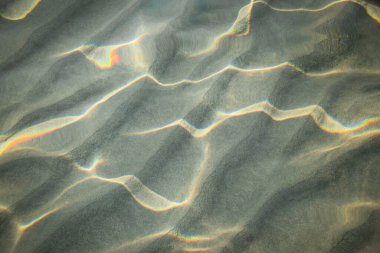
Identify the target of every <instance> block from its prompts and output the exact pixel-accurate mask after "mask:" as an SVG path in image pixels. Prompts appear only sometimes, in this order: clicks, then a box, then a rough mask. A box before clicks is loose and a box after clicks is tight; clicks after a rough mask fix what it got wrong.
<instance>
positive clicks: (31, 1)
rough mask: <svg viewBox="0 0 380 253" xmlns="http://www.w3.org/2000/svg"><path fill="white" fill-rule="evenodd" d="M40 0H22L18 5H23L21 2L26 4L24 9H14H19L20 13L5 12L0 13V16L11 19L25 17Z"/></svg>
mask: <svg viewBox="0 0 380 253" xmlns="http://www.w3.org/2000/svg"><path fill="white" fill-rule="evenodd" d="M40 2H41V0H23V1H22V3H21V4H20V5H23V4H24V5H26V8H25V10H21V11H20V10H16V11H20V13H18V15H12V14H11V15H8V14H6V13H5V14H4V13H2V14H1V16H2V17H3V18H5V19H8V20H11V21H18V20H22V19H24V18H26V17H27V16H28V15H29V14H30V13H31V12H32V11H33V10H34V9H35V8H36V7H37V5H38V4H39V3H40ZM13 5H15V3H13ZM11 9H12V8H11ZM13 9H14V8H13Z"/></svg>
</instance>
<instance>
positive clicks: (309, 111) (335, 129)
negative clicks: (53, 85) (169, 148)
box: [127, 101, 380, 138]
mask: <svg viewBox="0 0 380 253" xmlns="http://www.w3.org/2000/svg"><path fill="white" fill-rule="evenodd" d="M259 112H260V113H265V114H267V115H268V116H269V117H271V118H272V119H273V120H275V121H285V120H289V119H294V118H300V117H306V116H310V117H311V118H312V119H313V121H314V122H315V123H316V125H317V126H318V127H319V128H320V129H322V130H323V131H325V132H328V133H332V134H346V133H352V132H356V131H358V130H361V129H363V128H365V127H367V126H369V125H371V124H374V123H377V122H380V116H378V117H373V118H369V119H365V120H362V121H360V122H359V123H357V124H355V125H353V126H345V125H343V124H342V123H340V122H339V121H337V120H336V119H334V118H333V117H332V116H330V115H329V114H328V113H327V112H326V111H325V110H324V109H323V108H322V107H320V106H319V105H310V106H306V107H302V108H296V109H290V110H280V109H278V108H276V107H275V106H273V105H272V104H271V103H270V102H268V101H263V102H259V103H256V104H253V105H250V106H247V107H245V108H242V109H239V110H237V111H234V112H230V113H225V112H217V113H218V117H217V120H216V121H215V122H214V123H212V124H211V125H210V126H208V127H206V128H196V127H195V126H193V125H191V124H190V123H189V122H188V121H186V120H185V119H179V120H176V121H174V122H172V123H169V124H167V125H165V126H162V127H158V128H154V129H150V130H146V131H141V132H132V133H128V134H127V135H144V134H151V133H155V132H158V131H161V130H164V129H168V128H171V127H174V126H179V127H182V128H183V129H185V130H186V131H187V132H189V133H190V134H191V135H192V136H193V137H194V138H203V137H206V136H207V135H208V134H209V133H211V132H212V131H213V130H214V129H216V128H217V127H218V126H220V125H221V124H223V123H224V122H225V121H227V120H229V119H231V118H235V117H239V116H243V115H247V114H252V113H259Z"/></svg>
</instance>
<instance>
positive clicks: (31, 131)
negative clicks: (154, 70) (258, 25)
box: [0, 62, 380, 156]
mask: <svg viewBox="0 0 380 253" xmlns="http://www.w3.org/2000/svg"><path fill="white" fill-rule="evenodd" d="M285 67H290V68H291V69H293V70H295V71H298V72H300V73H302V74H304V75H306V76H311V77H324V76H329V75H335V74H341V73H355V72H354V71H349V70H331V71H328V72H322V73H307V72H305V71H303V70H302V69H301V68H299V67H297V66H295V65H293V64H291V63H289V62H284V63H281V64H278V65H274V66H268V67H262V68H251V69H244V68H240V67H236V66H233V65H227V66H226V67H224V68H222V69H221V70H219V71H217V72H215V73H212V74H210V75H208V76H206V77H204V78H200V79H196V80H190V79H184V80H180V81H177V82H173V83H162V82H161V81H159V80H158V79H157V78H155V77H154V76H152V75H150V74H143V75H141V76H138V77H137V78H135V79H133V80H132V81H130V82H128V83H126V84H125V85H123V86H121V87H119V88H116V89H114V90H113V91H111V92H109V93H107V94H106V95H105V96H103V97H102V98H101V99H99V100H98V101H96V102H95V103H94V104H92V105H91V106H90V107H88V108H87V109H86V110H85V111H84V112H83V113H82V114H80V115H76V116H65V117H59V118H54V119H51V120H48V121H46V122H43V123H40V124H36V125H34V126H31V127H29V128H26V129H23V130H21V131H20V132H18V133H16V134H14V135H12V136H10V137H9V138H8V139H6V140H5V141H3V142H0V156H1V155H3V154H4V153H6V152H8V151H10V150H11V149H12V148H13V147H16V146H18V145H19V144H22V143H25V142H28V141H30V140H33V139H36V138H39V137H43V136H45V135H48V134H50V133H53V132H55V131H57V130H60V129H62V128H64V127H66V126H69V125H72V124H74V123H76V122H78V121H80V120H82V119H83V118H85V117H87V116H88V115H90V114H91V113H92V112H93V111H94V110H95V109H96V108H97V107H98V106H99V105H101V104H103V103H105V102H107V101H108V100H109V99H111V98H112V97H114V96H116V95H117V94H119V93H120V92H122V91H123V90H125V89H127V88H129V87H130V86H132V85H134V84H135V83H138V82H140V81H142V80H144V79H150V80H152V81H153V82H155V83H156V84H157V85H158V86H161V87H175V86H179V85H183V84H199V83H202V82H204V81H207V80H209V79H212V78H214V77H216V76H218V75H220V74H222V73H224V72H226V71H238V72H241V73H262V72H266V71H273V70H277V69H280V68H285ZM359 73H362V72H359ZM368 73H374V74H375V73H380V72H368Z"/></svg>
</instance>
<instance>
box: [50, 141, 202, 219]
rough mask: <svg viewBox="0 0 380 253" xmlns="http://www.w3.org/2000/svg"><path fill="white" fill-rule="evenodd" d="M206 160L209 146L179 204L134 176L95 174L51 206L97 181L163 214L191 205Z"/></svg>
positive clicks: (71, 187) (65, 191) (198, 187)
mask: <svg viewBox="0 0 380 253" xmlns="http://www.w3.org/2000/svg"><path fill="white" fill-rule="evenodd" d="M208 159H209V146H208V145H206V147H205V149H204V154H203V159H202V161H201V163H200V165H199V168H198V172H197V173H194V174H195V175H196V176H195V177H194V178H193V180H192V182H191V184H190V192H189V194H188V196H187V197H186V198H185V199H184V200H182V201H180V202H177V201H171V200H169V199H167V198H165V197H163V196H161V195H160V194H158V193H156V192H155V191H153V190H151V189H149V188H148V187H147V186H145V185H144V184H143V183H142V182H141V181H140V179H139V178H137V177H136V176H134V175H125V176H121V177H117V178H104V177H101V176H98V175H96V174H93V175H91V176H89V177H86V178H84V179H81V180H79V181H77V182H75V183H74V184H71V185H70V186H68V187H67V188H66V189H65V190H64V191H62V192H61V193H60V194H59V195H58V196H57V197H55V198H54V199H53V200H52V201H51V204H54V203H56V202H57V201H58V200H59V199H61V198H62V197H63V196H64V195H65V194H66V193H67V192H69V191H71V190H72V189H74V188H75V187H76V186H78V185H80V184H82V183H84V182H86V181H89V180H99V181H103V182H107V183H113V184H118V185H121V186H123V187H124V188H125V189H126V190H127V191H128V192H129V193H130V194H131V196H132V197H133V199H134V200H135V201H136V202H137V203H138V204H139V205H140V206H142V207H143V208H145V209H147V210H150V211H152V212H164V211H168V210H171V209H176V208H179V207H183V206H187V205H189V204H190V203H192V201H193V200H194V198H195V197H196V196H197V194H198V193H199V191H200V186H201V181H202V176H203V174H204V172H205V170H206V168H207V162H208ZM91 172H93V171H91Z"/></svg>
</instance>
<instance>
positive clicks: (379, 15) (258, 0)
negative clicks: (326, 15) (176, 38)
mask: <svg viewBox="0 0 380 253" xmlns="http://www.w3.org/2000/svg"><path fill="white" fill-rule="evenodd" d="M343 3H354V4H357V5H359V6H360V7H362V8H363V9H365V11H366V13H367V15H368V16H369V17H370V18H372V19H373V20H375V21H376V22H377V23H379V24H380V8H379V7H377V6H375V5H372V4H369V3H367V2H365V1H363V0H339V1H334V2H331V3H329V4H327V5H325V6H323V7H320V8H315V9H306V8H293V9H290V8H277V7H274V6H272V5H271V4H269V3H267V2H266V1H262V0H252V1H251V3H250V4H247V5H245V6H243V7H242V8H241V9H240V10H239V13H238V16H237V18H236V20H235V21H234V23H233V24H232V26H231V27H230V28H229V29H228V30H227V31H226V32H224V33H222V34H220V35H218V36H216V38H214V39H213V41H212V43H211V46H209V47H208V48H206V49H203V50H201V51H199V52H197V53H186V54H187V55H188V56H189V57H199V56H201V55H204V54H209V53H211V52H214V51H215V50H217V48H218V45H219V44H220V42H221V41H222V40H223V39H225V38H227V37H230V36H236V37H241V36H247V35H248V34H249V33H250V31H251V19H252V11H253V6H254V4H264V5H266V6H268V7H269V8H270V9H272V10H274V11H278V12H321V11H324V10H326V9H329V8H330V7H333V6H335V5H337V4H343ZM245 8H249V12H248V14H247V19H248V20H247V31H246V32H245V33H242V34H236V33H235V32H234V28H235V26H236V25H237V24H238V23H239V22H240V21H241V20H242V18H239V17H240V16H241V13H242V10H243V9H245Z"/></svg>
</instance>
